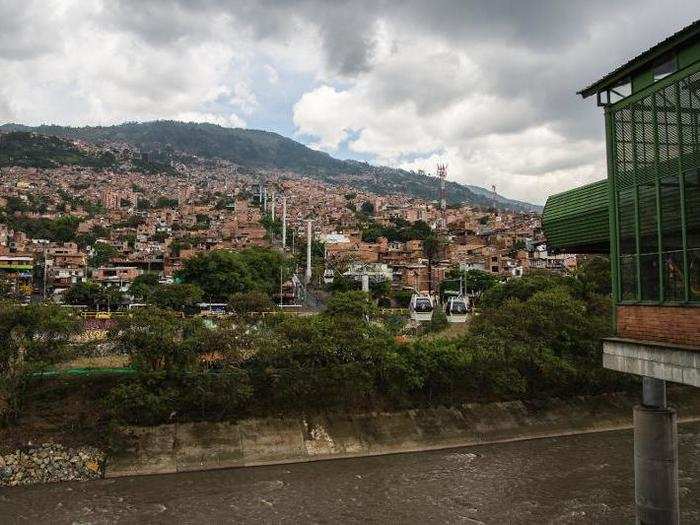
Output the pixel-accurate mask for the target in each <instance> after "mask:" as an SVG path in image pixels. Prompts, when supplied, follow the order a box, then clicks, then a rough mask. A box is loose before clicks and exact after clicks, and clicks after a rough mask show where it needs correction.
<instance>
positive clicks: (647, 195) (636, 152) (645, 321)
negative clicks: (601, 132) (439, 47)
mask: <svg viewBox="0 0 700 525" xmlns="http://www.w3.org/2000/svg"><path fill="white" fill-rule="evenodd" d="M579 93H580V94H581V95H582V96H583V97H584V98H586V97H589V96H593V95H595V97H596V100H597V102H598V105H599V106H602V107H603V108H604V114H605V132H606V146H607V164H608V176H607V179H606V180H603V181H600V182H596V183H593V184H590V185H588V186H584V187H582V188H576V189H573V190H570V191H567V192H564V193H560V194H558V195H553V196H551V197H550V198H549V199H548V200H547V204H546V205H545V209H544V212H543V217H542V226H543V229H544V231H545V234H546V235H547V242H548V244H549V245H551V246H552V247H554V248H558V249H561V250H566V251H569V252H575V253H608V254H609V255H610V260H611V266H612V272H611V273H612V280H613V283H612V284H613V301H614V312H615V332H616V336H615V337H611V338H608V339H605V340H604V341H603V365H604V366H605V367H606V368H610V369H612V370H618V371H620V372H626V373H631V374H636V375H639V376H642V385H643V388H642V404H641V405H638V406H636V407H635V408H634V441H635V443H634V449H635V452H634V463H635V502H636V510H637V523H645V524H652V523H664V524H665V523H678V521H679V515H680V514H679V513H680V511H679V498H678V452H677V443H678V437H677V416H676V412H675V411H674V410H673V409H672V408H669V407H667V405H666V381H672V382H675V383H683V384H687V385H694V386H700V21H696V22H695V23H693V24H691V25H689V26H687V27H686V28H684V29H682V30H681V31H679V32H678V33H676V34H674V35H672V36H670V37H669V38H667V39H666V40H664V41H663V42H660V43H659V44H657V45H655V46H654V47H652V48H651V49H649V50H648V51H646V52H644V53H642V54H641V55H639V56H637V57H636V58H634V59H632V60H630V61H629V62H628V63H627V64H625V65H623V66H621V67H619V68H617V69H615V70H614V71H612V72H611V73H609V74H608V75H606V76H605V77H603V78H602V79H601V80H599V81H597V82H595V83H593V84H591V85H590V86H588V87H586V88H584V89H583V90H581V91H580V92H579Z"/></svg>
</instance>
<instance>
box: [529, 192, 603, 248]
mask: <svg viewBox="0 0 700 525" xmlns="http://www.w3.org/2000/svg"><path fill="white" fill-rule="evenodd" d="M608 202H609V199H608V181H607V179H605V180H601V181H598V182H594V183H592V184H588V185H586V186H582V187H580V188H574V189H573V190H569V191H565V192H563V193H558V194H556V195H551V196H550V197H549V198H548V199H547V202H546V204H545V205H544V211H543V212H542V229H543V230H544V233H545V235H546V236H547V245H548V246H549V247H552V248H555V249H558V250H562V251H567V252H571V253H607V252H609V251H610V230H609V228H608V211H609V210H608Z"/></svg>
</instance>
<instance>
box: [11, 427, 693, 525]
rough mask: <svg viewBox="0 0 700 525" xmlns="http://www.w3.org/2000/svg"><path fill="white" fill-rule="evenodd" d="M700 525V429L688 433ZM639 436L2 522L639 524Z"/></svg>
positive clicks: (61, 504) (686, 514)
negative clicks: (635, 442)
mask: <svg viewBox="0 0 700 525" xmlns="http://www.w3.org/2000/svg"><path fill="white" fill-rule="evenodd" d="M679 441H680V445H679V465H680V475H679V478H680V494H681V508H682V522H683V523H700V423H688V424H684V425H680V426H679ZM632 445H633V444H632V432H631V431H614V432H601V433H595V434H584V435H577V436H568V437H556V438H545V439H536V440H530V441H519V442H512V443H499V444H491V445H481V446H474V447H467V448H460V449H450V450H441V451H431V452H421V453H410V454H397V455H390V456H377V457H367V458H356V459H342V460H332V461H319V462H314V463H297V464H290V465H276V466H265V467H250V468H240V469H229V470H218V471H209V472H193V473H184V474H174V475H159V476H141V477H131V478H119V479H108V480H100V481H95V482H88V483H64V484H54V485H42V486H34V487H25V488H20V487H13V488H8V489H0V523H3V524H6V523H32V524H34V523H51V524H62V523H76V524H77V523H81V524H88V523H94V524H98V523H168V524H174V523H197V524H201V523H223V522H230V523H234V522H236V523H242V522H245V523H263V522H264V523H367V522H370V523H496V524H502V523H538V524H539V523H632V522H633V521H634V507H633V501H634V473H633V461H632V454H633V448H632Z"/></svg>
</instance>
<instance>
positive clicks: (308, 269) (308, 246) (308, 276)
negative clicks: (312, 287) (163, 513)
mask: <svg viewBox="0 0 700 525" xmlns="http://www.w3.org/2000/svg"><path fill="white" fill-rule="evenodd" d="M311 237H312V232H311V221H310V220H307V221H306V284H309V282H310V281H311Z"/></svg>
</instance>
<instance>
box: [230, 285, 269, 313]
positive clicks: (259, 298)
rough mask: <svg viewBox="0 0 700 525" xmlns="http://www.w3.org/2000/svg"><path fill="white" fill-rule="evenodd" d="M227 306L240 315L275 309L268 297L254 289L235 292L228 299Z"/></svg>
mask: <svg viewBox="0 0 700 525" xmlns="http://www.w3.org/2000/svg"><path fill="white" fill-rule="evenodd" d="M228 306H229V308H230V309H231V310H232V311H233V312H235V313H236V314H238V315H240V316H244V317H246V316H249V315H250V314H251V313H256V312H269V311H270V310H274V309H275V305H274V303H273V302H272V300H271V299H270V297H269V296H268V295H267V294H265V293H263V292H259V291H256V290H253V291H250V292H242V293H235V294H233V295H231V297H230V298H229V300H228Z"/></svg>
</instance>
